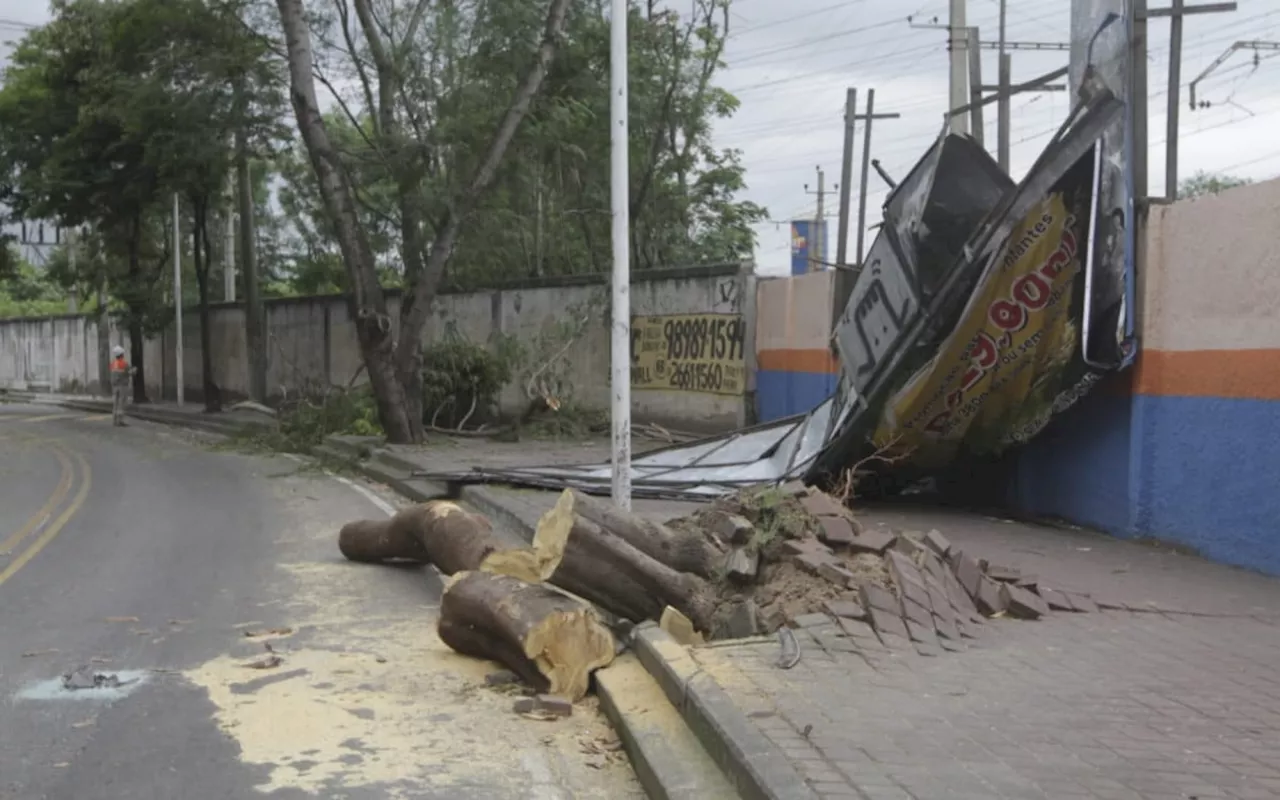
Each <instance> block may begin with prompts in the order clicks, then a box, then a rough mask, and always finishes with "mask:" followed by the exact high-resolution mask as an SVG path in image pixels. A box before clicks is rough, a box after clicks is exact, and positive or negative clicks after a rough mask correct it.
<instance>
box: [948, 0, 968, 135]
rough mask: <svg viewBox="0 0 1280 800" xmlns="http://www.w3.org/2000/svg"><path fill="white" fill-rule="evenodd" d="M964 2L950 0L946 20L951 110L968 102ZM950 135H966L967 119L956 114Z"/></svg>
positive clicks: (966, 36) (952, 121)
mask: <svg viewBox="0 0 1280 800" xmlns="http://www.w3.org/2000/svg"><path fill="white" fill-rule="evenodd" d="M965 2H966V0H951V16H950V19H948V20H947V28H948V31H947V40H948V45H947V46H948V47H949V48H950V50H951V108H953V109H954V108H959V107H960V106H962V105H964V104H965V103H967V102H968V101H969V88H968V86H967V85H966V84H967V83H968V77H969V64H968V55H967V51H968V49H969V48H968V42H969V36H968V31H967V25H966V23H965ZM951 132H952V133H968V132H969V118H968V117H966V116H964V115H961V114H956V115H953V116H952V117H951Z"/></svg>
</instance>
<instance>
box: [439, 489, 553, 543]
mask: <svg viewBox="0 0 1280 800" xmlns="http://www.w3.org/2000/svg"><path fill="white" fill-rule="evenodd" d="M458 499H460V500H462V501H463V502H464V503H466V504H467V505H469V506H471V507H472V508H474V509H475V510H476V511H479V512H480V513H481V514H484V515H485V516H486V517H488V518H489V520H490V521H491V522H493V523H494V524H495V525H498V526H502V527H505V528H507V529H508V530H510V531H512V532H513V533H515V534H517V535H518V536H519V537H520V538H521V539H523V540H524V541H525V542H527V543H531V542H533V533H534V531H536V530H537V529H538V518H539V517H538V515H535V514H534V513H533V512H532V511H528V512H526V513H521V512H520V510H519V509H518V508H513V507H512V506H513V504H512V503H510V502H508V501H507V500H505V499H504V498H502V497H501V496H500V495H499V494H498V493H496V492H494V491H493V490H492V489H490V488H489V487H488V486H482V485H472V486H464V487H462V490H461V491H459V492H458Z"/></svg>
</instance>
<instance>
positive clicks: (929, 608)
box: [703, 486, 1098, 655]
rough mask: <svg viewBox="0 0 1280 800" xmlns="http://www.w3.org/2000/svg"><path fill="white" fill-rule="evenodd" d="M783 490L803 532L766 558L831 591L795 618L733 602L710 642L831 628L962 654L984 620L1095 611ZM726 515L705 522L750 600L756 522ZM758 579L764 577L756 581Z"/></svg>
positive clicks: (1031, 581) (796, 490) (1078, 598)
mask: <svg viewBox="0 0 1280 800" xmlns="http://www.w3.org/2000/svg"><path fill="white" fill-rule="evenodd" d="M783 488H784V490H785V491H786V503H787V504H789V507H790V508H791V509H792V512H791V514H792V517H793V518H794V517H795V516H796V515H797V514H798V515H799V516H800V517H802V518H803V520H804V522H803V525H802V526H801V527H802V530H787V531H786V534H785V535H786V538H785V539H783V540H782V541H781V543H780V545H779V546H778V547H777V548H776V549H775V550H773V551H772V553H771V555H772V557H773V559H777V558H781V559H782V560H784V561H790V562H791V563H792V564H794V565H795V566H796V567H797V568H798V569H799V570H800V571H802V572H803V573H807V574H808V575H809V576H811V580H813V581H815V582H816V583H815V586H826V587H829V588H828V589H827V590H824V591H823V592H820V593H818V594H816V595H815V597H816V598H817V599H815V600H813V601H812V602H811V604H810V605H809V606H808V607H807V608H802V610H801V611H795V612H794V613H793V614H792V615H788V614H786V613H783V611H782V609H781V607H780V606H778V605H776V604H771V605H766V606H765V607H764V608H762V609H760V610H759V611H757V610H756V608H755V605H754V604H753V603H752V601H751V599H750V597H749V594H748V595H740V596H739V601H740V605H739V606H737V607H735V608H734V609H733V613H732V614H731V615H730V616H729V617H728V619H727V620H726V622H725V623H724V624H723V625H722V627H721V630H720V631H719V632H718V633H717V635H716V636H715V637H714V638H738V637H744V636H751V635H754V634H756V633H759V632H761V631H765V632H769V631H773V630H776V629H777V628H779V627H782V626H784V625H787V626H790V627H808V626H812V625H817V624H823V625H826V624H827V623H831V622H838V623H839V624H840V626H841V627H842V628H844V630H845V631H846V633H848V635H850V636H855V635H856V636H862V637H865V636H871V637H874V638H876V639H878V640H879V641H880V642H882V643H883V644H885V645H889V644H902V645H906V644H907V643H910V645H911V646H913V647H914V648H915V649H916V650H918V651H919V652H921V653H925V654H931V655H932V654H937V653H940V652H942V651H962V650H964V649H966V645H965V640H968V639H975V638H977V637H978V633H979V629H980V628H981V626H982V623H983V621H984V620H985V619H986V618H988V617H995V616H1009V617H1016V618H1020V619H1039V618H1040V617H1043V616H1046V615H1048V614H1049V613H1051V612H1053V611H1067V612H1088V611H1096V610H1097V608H1098V607H1097V605H1096V604H1095V603H1094V601H1093V600H1092V599H1090V598H1089V596H1087V595H1084V594H1080V593H1076V592H1069V591H1064V590H1061V589H1052V588H1050V587H1048V586H1044V585H1042V584H1041V582H1040V581H1039V580H1038V579H1037V578H1036V577H1035V576H1033V575H1024V574H1022V573H1020V572H1019V571H1018V570H1016V569H1012V568H1009V567H1003V566H1000V565H998V564H992V563H989V562H987V561H986V560H979V559H978V558H975V557H974V556H972V555H970V554H968V553H964V552H961V551H960V550H958V549H957V548H954V547H952V545H951V543H950V542H949V541H948V540H947V538H946V537H945V536H944V535H943V534H942V533H941V532H939V531H936V530H934V531H929V532H928V533H927V534H924V535H919V534H911V533H890V532H888V531H883V530H864V529H862V527H861V526H860V525H859V524H858V521H857V519H856V518H855V517H854V516H853V514H852V513H851V512H850V511H849V509H848V508H847V507H845V506H844V504H843V503H840V502H839V501H838V500H836V499H835V498H833V497H831V496H830V495H827V494H824V493H823V492H820V491H817V490H815V489H812V488H805V487H803V486H796V487H793V488H790V489H788V487H783ZM748 505H749V504H745V503H744V504H743V505H742V506H741V510H742V514H749V513H750V509H749V507H748ZM800 510H802V513H801V511H800ZM726 513H727V509H726V510H722V511H721V512H720V514H719V515H718V516H715V515H713V516H712V517H710V518H707V519H704V521H703V524H710V527H712V528H714V529H716V533H717V534H718V535H720V536H721V538H722V540H723V541H726V542H728V543H730V544H731V545H732V546H733V550H731V552H730V553H729V556H728V558H727V560H726V564H725V570H726V574H727V576H728V577H729V579H730V580H731V581H732V582H733V583H735V584H736V585H737V586H738V587H739V588H741V589H744V590H747V591H748V592H749V590H750V585H751V584H754V583H755V582H756V581H757V579H758V577H757V567H758V566H760V565H759V563H758V556H755V555H752V556H751V557H750V558H748V557H747V556H746V555H744V553H747V552H753V551H752V550H751V548H750V546H749V545H748V544H747V543H748V542H750V541H751V540H752V537H753V535H754V532H753V523H754V521H753V520H748V519H745V518H744V517H743V516H742V515H740V514H728V515H727V516H726ZM720 529H724V530H720ZM730 529H732V530H730ZM729 533H732V536H729V535H728V534H729ZM868 559H870V563H871V565H872V569H871V570H870V571H868V570H867V564H868ZM855 565H857V566H855ZM850 567H855V568H854V569H850ZM859 567H860V568H859ZM882 567H883V569H882ZM869 574H870V575H873V576H874V577H869ZM764 575H765V573H763V571H762V572H761V574H760V576H759V577H760V578H764ZM818 606H820V607H821V610H819V608H818ZM833 618H834V620H833ZM850 626H858V628H859V629H857V630H856V631H855V630H851V627H850Z"/></svg>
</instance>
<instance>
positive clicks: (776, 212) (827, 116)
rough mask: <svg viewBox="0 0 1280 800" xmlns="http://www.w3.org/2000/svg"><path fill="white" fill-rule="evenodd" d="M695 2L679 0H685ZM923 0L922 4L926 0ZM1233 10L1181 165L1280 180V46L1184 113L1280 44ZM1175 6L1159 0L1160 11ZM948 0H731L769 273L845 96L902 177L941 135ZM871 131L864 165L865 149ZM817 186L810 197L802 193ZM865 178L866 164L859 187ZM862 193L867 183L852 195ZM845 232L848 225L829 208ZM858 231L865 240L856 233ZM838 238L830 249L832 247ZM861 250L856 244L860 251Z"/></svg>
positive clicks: (1019, 30) (1037, 103) (1040, 134)
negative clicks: (865, 108) (887, 115)
mask: <svg viewBox="0 0 1280 800" xmlns="http://www.w3.org/2000/svg"><path fill="white" fill-rule="evenodd" d="M688 1H689V0H673V2H672V5H673V6H675V7H677V8H678V7H679V6H680V5H681V4H684V3H686V2H688ZM1007 2H1008V40H1009V41H1010V42H1050V43H1052V42H1066V41H1067V37H1068V15H1069V8H1070V4H1069V3H1067V2H1065V1H1064V0H1007ZM917 4H918V6H917ZM1238 4H1239V9H1238V10H1237V11H1235V12H1232V13H1219V14H1206V15H1200V16H1195V17H1189V18H1188V19H1187V22H1186V26H1185V34H1184V44H1183V66H1182V84H1183V86H1182V89H1181V92H1180V96H1181V98H1182V109H1183V110H1182V115H1181V116H1182V121H1181V128H1180V130H1181V136H1180V143H1181V148H1180V159H1179V160H1180V174H1181V175H1183V176H1186V175H1190V174H1191V173H1193V172H1194V171H1196V170H1200V169H1203V170H1208V171H1211V172H1226V173H1232V174H1236V175H1242V176H1247V177H1251V178H1255V179H1263V178H1268V177H1271V176H1273V175H1277V174H1280V141H1277V137H1276V134H1275V131H1276V129H1277V124H1278V123H1280V60H1277V59H1275V58H1274V57H1275V56H1277V55H1280V52H1269V51H1264V52H1261V53H1260V54H1259V55H1260V60H1259V62H1258V63H1257V64H1256V65H1255V64H1254V58H1253V51H1251V50H1249V51H1238V52H1236V53H1234V54H1233V55H1232V56H1231V57H1230V58H1229V59H1228V60H1227V61H1226V62H1225V63H1224V64H1223V65H1222V66H1221V67H1219V68H1218V69H1217V70H1216V71H1215V72H1214V73H1213V75H1211V76H1210V77H1208V78H1206V79H1205V80H1203V81H1201V83H1200V84H1199V86H1198V91H1197V99H1198V100H1204V101H1208V102H1209V103H1210V105H1209V107H1208V108H1205V109H1201V110H1197V111H1194V112H1192V111H1190V110H1189V109H1188V108H1187V89H1186V86H1187V84H1189V83H1190V82H1191V81H1192V80H1193V79H1194V78H1196V76H1198V75H1199V74H1200V73H1201V72H1202V71H1203V70H1204V69H1205V68H1206V67H1208V66H1209V65H1210V64H1211V63H1212V62H1213V61H1214V60H1215V59H1217V58H1218V57H1219V56H1221V55H1222V54H1223V53H1224V52H1225V51H1226V50H1227V49H1228V48H1229V47H1231V45H1232V44H1233V43H1235V42H1237V41H1241V40H1255V41H1256V40H1262V41H1267V42H1276V43H1280V3H1278V2H1277V1H1276V0H1238ZM1162 5H1165V3H1162V2H1160V0H1153V2H1152V7H1160V6H1162ZM948 6H949V4H948V2H947V0H929V1H928V2H926V1H925V0H787V2H782V1H781V0H733V6H732V9H733V10H732V13H731V32H730V38H729V42H728V48H727V53H726V61H727V62H728V65H729V66H728V69H727V70H725V71H724V72H723V73H722V74H721V75H720V78H719V82H720V84H721V85H722V86H724V87H725V88H727V89H729V90H731V91H733V92H734V93H735V94H736V95H737V96H738V97H739V98H740V100H741V101H742V108H741V110H740V111H739V112H738V114H737V115H736V116H734V117H733V118H732V119H729V120H725V121H722V122H721V123H719V124H718V126H717V129H716V141H717V143H718V144H719V145H720V146H723V147H735V148H739V149H741V150H742V151H743V155H744V160H745V163H746V166H747V170H748V172H747V180H748V183H749V187H750V188H749V191H748V193H747V196H748V197H749V198H750V199H751V200H754V201H756V202H758V203H761V204H762V205H765V206H766V207H768V209H769V211H770V216H771V219H772V220H774V221H775V222H774V223H771V224H768V225H764V226H761V228H760V230H759V237H760V238H759V247H758V250H757V253H756V260H757V263H758V265H759V267H760V270H761V271H762V272H766V273H782V272H785V271H787V269H788V265H789V260H790V239H789V230H788V225H787V222H788V221H789V220H791V219H797V218H800V219H808V218H812V217H813V215H814V212H815V203H816V199H817V198H816V197H815V196H814V195H813V194H811V193H812V192H814V191H816V189H817V173H816V170H817V168H819V167H821V168H822V169H823V170H824V171H825V173H826V185H827V187H828V189H829V190H830V191H831V192H832V193H831V194H830V195H829V197H828V200H827V203H826V210H827V213H828V214H829V215H834V214H835V211H836V205H837V203H836V200H837V197H838V195H837V194H836V193H835V191H834V186H835V184H836V183H838V182H839V174H840V158H841V150H842V142H843V121H842V116H843V111H844V98H845V90H846V88H847V87H850V86H853V87H856V88H857V89H858V91H859V96H860V97H865V92H866V90H867V89H871V88H874V89H875V90H876V106H875V110H876V111H877V112H898V113H900V114H901V115H902V117H901V118H900V119H895V120H884V121H878V122H877V123H876V124H875V127H874V128H873V133H874V138H873V142H872V148H871V149H872V153H871V155H872V157H873V158H877V159H879V160H880V161H881V163H882V164H883V166H884V168H885V169H886V170H887V171H888V172H889V174H890V175H892V176H894V177H901V176H902V175H904V174H905V173H906V172H907V170H908V169H909V168H910V167H911V165H912V164H913V163H914V162H915V160H916V159H917V158H918V157H919V156H920V155H921V153H922V152H923V151H924V150H925V148H927V147H928V146H929V144H930V143H931V142H932V140H933V138H934V137H935V136H936V135H937V134H938V131H939V129H940V127H941V124H942V114H943V112H944V110H945V109H946V108H947V105H948V104H947V73H948V56H947V48H946V39H947V34H946V32H945V31H943V30H936V29H928V28H918V27H913V26H912V25H911V24H910V23H908V21H907V17H908V16H911V17H912V18H913V19H914V20H915V23H916V24H917V25H918V24H922V23H923V24H929V23H933V22H936V23H940V24H946V21H947V19H946V16H947V10H948ZM2 8H3V10H0V39H5V38H11V37H14V36H17V35H20V34H21V28H20V27H19V26H20V24H22V23H26V24H39V23H41V22H43V21H44V20H45V19H46V18H47V16H48V9H47V3H46V1H45V0H5V2H4V3H3V5H2ZM998 16H999V0H968V24H969V25H971V26H977V27H978V28H979V29H980V35H981V37H982V39H983V40H992V41H994V40H995V39H996V37H997V32H998V31H997V20H998ZM1168 28H1169V25H1168V22H1167V21H1159V20H1157V21H1153V22H1152V23H1151V32H1150V44H1149V49H1150V57H1149V63H1148V71H1149V75H1150V84H1151V89H1150V102H1149V109H1150V114H1151V122H1150V129H1151V148H1150V159H1151V186H1150V189H1151V191H1152V193H1156V194H1158V193H1161V192H1163V191H1164V169H1163V164H1164V138H1165V137H1164V131H1165V114H1166V101H1167V98H1168V92H1167V91H1166V88H1165V87H1166V84H1167V76H1168V56H1169V41H1168V40H1169V36H1168ZM1066 60H1067V54H1066V53H1064V52H1058V51H1045V52H1038V51H1031V50H1018V51H1014V52H1013V81H1014V82H1015V83H1018V82H1023V81H1026V80H1029V79H1031V78H1034V77H1036V76H1038V75H1041V74H1043V73H1045V72H1049V71H1051V70H1053V69H1056V68H1057V67H1060V66H1063V65H1065V64H1066ZM982 68H983V76H984V82H991V83H994V82H995V77H996V55H995V53H994V52H992V51H990V50H985V51H984V52H983V64H982ZM1012 106H1013V113H1012V123H1011V128H1012V131H1011V140H1012V152H1011V155H1012V169H1013V172H1014V175H1015V177H1020V176H1021V174H1022V171H1023V170H1025V169H1026V167H1027V166H1029V165H1030V164H1031V162H1032V161H1033V160H1034V158H1035V156H1036V155H1037V154H1038V153H1039V151H1040V149H1041V148H1042V147H1043V146H1044V144H1045V142H1046V141H1047V140H1048V139H1049V137H1050V135H1051V134H1052V133H1053V131H1054V130H1055V129H1056V127H1057V126H1058V124H1060V123H1061V121H1062V119H1063V118H1064V116H1065V114H1066V112H1067V110H1068V99H1067V95H1066V93H1063V92H1045V93H1028V94H1024V95H1021V96H1019V97H1016V98H1015V99H1014V100H1013V103H1012ZM986 124H987V130H986V140H987V142H988V146H989V147H990V148H991V149H993V150H994V142H995V133H996V131H995V115H994V111H991V112H989V113H988V114H987V115H986ZM860 153H861V133H859V134H858V151H857V153H856V155H855V157H856V158H857V159H858V160H857V161H855V163H858V164H860V159H861V155H860ZM806 184H807V185H808V188H809V193H807V192H806V190H805V185H806ZM856 186H857V176H856V171H855V182H854V188H855V190H856ZM869 186H870V190H871V194H870V199H869V202H868V209H869V211H868V214H867V221H868V224H874V223H875V222H876V221H878V219H879V207H880V203H881V202H882V201H883V198H884V192H885V189H886V187H885V184H884V183H882V182H881V181H880V179H879V178H877V177H876V176H875V175H872V176H871V180H870V182H869ZM854 195H855V197H856V191H855V192H854ZM830 225H831V231H832V236H834V232H835V219H834V216H832V218H831V222H830ZM851 239H852V234H851ZM834 249H835V248H834V246H833V247H832V248H831V251H832V255H834ZM852 250H853V245H852V242H851V243H850V252H851V253H852Z"/></svg>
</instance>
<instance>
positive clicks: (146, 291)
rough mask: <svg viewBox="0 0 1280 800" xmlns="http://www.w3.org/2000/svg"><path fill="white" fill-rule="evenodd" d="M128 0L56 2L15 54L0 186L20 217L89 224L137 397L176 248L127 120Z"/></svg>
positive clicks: (8, 73) (0, 114) (2, 133)
mask: <svg viewBox="0 0 1280 800" xmlns="http://www.w3.org/2000/svg"><path fill="white" fill-rule="evenodd" d="M120 8H121V4H120V3H119V2H115V3H111V2H105V3H98V2H94V0H71V1H70V2H68V1H66V0H59V1H58V2H55V3H54V4H53V10H54V18H53V20H52V21H51V22H50V23H49V24H48V25H45V26H44V27H42V28H39V29H36V30H34V31H32V32H31V33H29V34H28V35H27V36H26V37H24V38H23V40H22V41H21V42H20V43H19V44H18V46H17V47H16V49H15V50H14V52H13V54H12V56H11V59H10V64H9V67H8V68H7V69H6V70H5V76H4V77H5V80H4V88H3V89H2V90H0V184H3V185H2V187H0V193H2V194H3V199H4V200H6V201H7V202H8V204H9V205H10V206H11V207H12V208H13V209H14V211H15V213H17V214H20V215H27V216H35V217H41V218H45V219H54V220H56V221H57V222H58V223H60V224H61V225H62V226H63V227H64V228H70V227H77V226H81V225H85V224H91V225H92V226H93V227H94V228H95V229H96V230H97V231H98V233H99V235H100V236H101V237H102V241H103V244H104V250H105V253H104V256H105V257H104V259H103V262H102V264H103V266H104V272H105V277H106V278H107V281H108V284H109V285H110V287H111V290H112V293H113V295H114V296H115V297H117V298H118V299H119V300H120V301H121V302H122V306H123V307H122V311H121V315H122V317H123V318H124V321H125V324H126V325H127V327H128V330H129V335H130V339H131V341H132V361H133V363H134V364H135V365H136V366H137V368H138V369H137V372H136V373H135V374H134V398H135V400H137V401H138V402H145V401H146V399H147V397H146V383H145V375H144V371H143V363H142V361H143V359H142V345H143V340H144V338H145V336H146V335H147V334H148V333H150V332H153V331H155V330H157V329H159V328H161V327H162V326H163V325H164V323H165V322H166V321H167V318H168V312H167V310H166V309H165V306H164V303H163V288H162V285H161V281H160V277H161V276H162V275H163V272H164V271H163V267H164V265H165V264H166V263H167V262H168V258H169V252H168V243H167V242H166V241H165V239H164V237H163V234H162V233H161V231H162V230H163V223H162V213H163V212H162V210H161V209H160V208H158V205H157V197H158V195H159V192H160V189H161V181H160V175H159V173H158V171H157V170H156V168H155V165H154V164H152V163H150V160H149V159H148V157H147V152H146V138H145V136H143V135H142V132H140V131H137V130H134V129H132V128H131V127H130V125H129V120H128V115H127V113H126V109H127V108H128V105H129V102H130V99H131V95H132V89H133V88H134V87H133V84H132V81H130V80H129V79H128V77H127V76H129V75H130V74H136V72H137V70H138V68H139V65H138V63H137V54H136V53H133V52H130V51H128V50H121V49H119V48H116V47H113V42H112V41H111V36H112V33H113V31H114V26H115V22H116V21H117V19H118V14H119V12H120Z"/></svg>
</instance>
